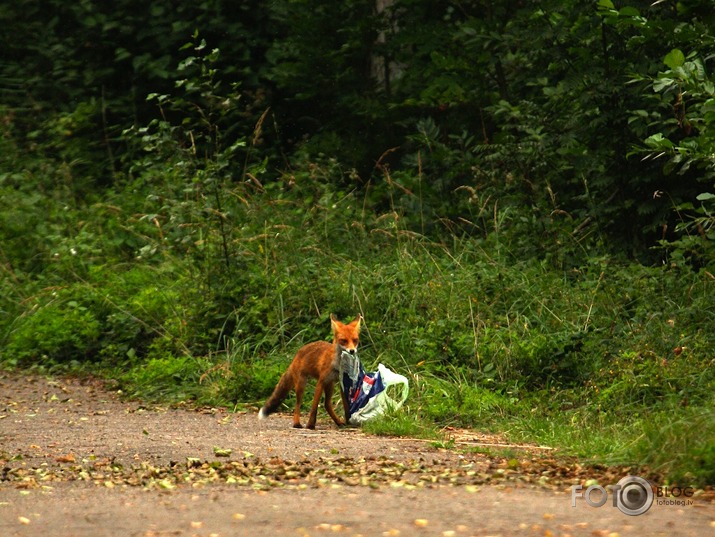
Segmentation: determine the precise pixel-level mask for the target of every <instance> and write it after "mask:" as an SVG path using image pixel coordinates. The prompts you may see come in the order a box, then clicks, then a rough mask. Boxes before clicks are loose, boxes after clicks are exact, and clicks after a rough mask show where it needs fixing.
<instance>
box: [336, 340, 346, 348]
mask: <svg viewBox="0 0 715 537" xmlns="http://www.w3.org/2000/svg"><path fill="white" fill-rule="evenodd" d="M338 343H339V344H340V345H341V346H342V347H344V346H345V345H347V344H348V340H347V339H339V340H338Z"/></svg>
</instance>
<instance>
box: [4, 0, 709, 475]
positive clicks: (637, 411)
mask: <svg viewBox="0 0 715 537" xmlns="http://www.w3.org/2000/svg"><path fill="white" fill-rule="evenodd" d="M0 21H1V22H2V24H0V35H2V41H3V43H4V45H5V47H4V48H5V51H4V55H3V58H2V59H0V200H1V202H0V271H1V272H2V278H1V279H0V361H1V362H2V363H3V364H4V366H5V367H17V368H23V369H34V370H40V371H47V370H52V369H53V368H57V367H60V368H69V369H72V370H88V371H93V372H95V373H96V372H102V373H103V374H105V375H108V376H111V377H113V378H115V379H117V380H118V382H120V383H121V385H122V386H123V387H124V389H125V390H126V391H127V392H129V393H131V394H134V395H136V396H138V397H147V398H164V399H167V398H168V399H185V398H192V399H195V400H197V401H199V402H206V403H211V404H235V403H236V402H241V403H255V402H258V401H260V400H261V399H262V398H263V397H265V396H266V394H267V393H269V392H270V390H271V388H272V386H273V385H274V383H275V381H276V380H277V377H278V375H279V374H280V372H281V370H282V369H283V368H284V367H285V365H286V363H287V361H288V358H289V356H290V355H291V353H292V352H294V351H295V350H296V349H297V348H298V347H299V346H300V344H302V343H305V342H307V341H310V340H312V339H322V338H325V337H326V336H327V332H328V331H329V330H328V323H327V319H328V314H329V313H330V312H334V313H337V314H338V315H341V316H343V317H350V316H352V315H354V314H355V313H356V312H359V313H361V314H363V315H364V316H365V320H366V329H367V336H366V338H365V339H364V348H363V360H365V361H366V362H367V363H377V362H378V361H383V362H385V363H388V364H389V365H390V366H391V367H392V368H393V369H395V370H398V371H400V372H403V373H405V374H407V375H408V376H409V377H410V380H411V382H412V385H413V390H412V395H411V399H410V402H409V405H408V408H407V413H406V414H407V416H408V417H409V419H414V427H417V428H420V427H426V426H427V425H425V424H436V425H437V426H442V425H464V426H477V427H483V428H495V429H504V428H508V429H509V430H510V431H512V433H511V434H512V435H514V437H520V438H524V439H530V440H536V441H539V442H543V443H554V444H558V445H562V446H564V447H566V448H568V449H570V450H573V451H575V452H577V453H579V454H582V455H588V456H595V457H599V458H600V459H601V460H610V461H613V462H624V463H629V462H633V461H639V462H641V463H645V464H649V465H651V466H652V467H654V468H656V470H657V471H660V472H662V473H663V474H667V475H669V476H670V477H671V478H672V479H680V480H688V479H689V480H691V481H694V482H699V483H707V482H709V483H713V482H715V414H714V413H713V410H712V408H713V403H714V402H715V400H714V399H713V393H714V392H713V388H714V387H715V373H713V371H715V368H713V367H712V366H713V365H715V364H713V361H714V360H715V356H713V353H712V349H713V348H715V305H714V304H713V301H712V297H713V292H714V291H715V276H714V275H713V274H715V250H714V249H713V238H715V229H714V228H713V224H714V223H715V220H714V218H715V217H714V216H713V214H714V211H715V76H713V74H712V72H713V66H714V64H715V31H714V30H713V29H715V12H713V10H712V4H711V2H710V1H709V0H708V1H706V0H683V1H680V2H676V1H674V0H672V1H671V0H658V1H652V0H649V1H637V0H632V1H631V0H627V1H623V2H620V1H619V2H615V1H612V0H597V1H594V2H591V1H589V2H581V1H572V0H569V1H562V0H559V1H558V2H557V1H555V0H544V1H534V0H521V1H518V2H506V1H501V0H482V1H479V0H473V1H472V0H467V1H461V2H457V1H438V0H434V1H426V0H392V1H390V0H377V1H376V0H346V1H344V2H333V1H327V0H316V1H311V2H307V1H306V0H275V1H271V2H263V1H259V0H250V1H246V2H228V1H226V0H203V1H196V2H192V3H179V4H177V3H176V2H169V1H167V0H159V1H155V2H138V1H136V0H117V1H116V2H113V3H112V4H107V3H102V2H99V1H96V0H81V1H79V2H74V3H67V2H62V1H60V0H47V1H46V2H43V4H42V5H39V4H37V3H36V2H28V1H24V0H18V1H17V2H15V3H13V4H12V5H8V6H6V7H5V8H4V9H3V10H2V12H1V13H0ZM394 419H399V418H394ZM403 419H404V418H403ZM403 425H404V423H403ZM574 425H578V427H574ZM686 446H687V447H686Z"/></svg>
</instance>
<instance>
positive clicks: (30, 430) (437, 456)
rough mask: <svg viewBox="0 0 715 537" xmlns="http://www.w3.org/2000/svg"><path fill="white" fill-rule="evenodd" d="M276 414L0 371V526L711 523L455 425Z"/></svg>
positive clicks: (122, 530) (548, 532)
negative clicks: (602, 495) (604, 498)
mask: <svg viewBox="0 0 715 537" xmlns="http://www.w3.org/2000/svg"><path fill="white" fill-rule="evenodd" d="M289 425H290V417H289V416H287V415H275V416H271V418H270V419H268V420H264V421H262V422H259V421H258V420H257V419H256V415H255V413H246V414H241V413H235V414H234V413H230V412H226V411H225V410H222V409H199V410H196V409H190V408H178V409H177V408H172V409H166V408H155V407H151V408H148V407H144V406H142V405H141V404H140V403H138V402H125V401H122V400H121V399H120V398H119V397H118V396H117V394H116V393H112V392H110V391H107V390H105V389H104V388H103V386H102V385H101V384H100V383H99V382H96V381H79V380H76V379H66V378H62V379H44V378H38V377H20V376H17V375H15V374H8V373H2V372H0V468H2V470H1V472H0V535H3V536H62V537H64V536H68V537H69V536H78V537H85V536H86V537H89V536H92V537H95V536H108V537H120V536H121V537H125V536H143V537H151V536H187V537H188V536H201V537H204V536H221V537H229V536H244V535H245V536H254V535H255V536H262V535H266V536H269V535H270V536H274V535H291V536H297V535H329V534H334V535H348V536H352V535H378V536H379V535H401V536H410V535H446V536H449V535H455V536H462V535H464V536H469V535H503V536H510V535H534V536H556V535H589V536H600V535H603V536H608V535H612V536H615V535H616V534H617V535H621V536H628V535H633V536H635V535H643V534H648V535H669V536H670V535H692V536H701V535H703V536H704V535H715V504H713V500H712V496H711V495H710V494H708V493H706V494H703V495H701V496H698V497H696V498H694V501H693V502H692V505H688V504H685V505H662V504H659V503H662V502H659V501H658V499H656V502H655V503H654V505H653V506H652V507H651V508H650V510H648V512H647V513H645V514H644V515H641V516H626V515H624V514H623V513H622V512H621V511H619V510H618V509H617V508H615V507H612V506H611V503H610V501H609V502H608V503H607V504H606V505H604V506H603V507H600V508H595V507H590V506H589V505H587V504H586V503H585V502H584V501H583V500H581V499H579V500H577V502H576V507H572V506H571V489H570V487H571V485H572V484H584V483H585V482H586V481H587V480H588V479H591V478H595V479H597V480H598V481H599V483H601V484H604V485H606V484H613V483H616V482H617V481H618V479H620V477H623V476H624V475H626V474H627V473H628V472H627V469H610V468H589V467H585V466H583V465H580V464H579V463H578V462H577V461H564V460H563V459H558V458H556V457H553V456H552V455H550V454H549V452H548V451H544V450H536V449H534V450H526V451H524V452H523V455H520V456H518V457H514V456H513V454H512V455H510V458H504V457H500V456H498V455H494V454H493V452H497V450H496V449H495V450H491V451H493V452H492V453H491V454H485V453H484V450H483V449H482V451H481V452H475V451H474V450H473V449H472V450H470V449H467V448H469V447H474V444H490V443H492V444H493V443H496V442H498V441H499V439H498V438H494V437H489V436H484V435H479V434H476V433H471V432H468V431H462V432H461V433H460V435H459V436H458V439H459V440H460V442H461V443H458V444H457V446H456V448H452V449H449V450H445V449H438V448H436V447H434V446H433V445H431V444H430V443H429V442H423V441H418V440H405V439H391V438H376V437H369V436H366V435H364V434H363V433H362V432H360V431H359V430H356V429H349V430H337V429H333V428H332V427H330V426H329V420H328V419H326V416H324V415H322V414H319V416H318V426H319V429H318V430H316V431H305V430H295V429H291V428H290V427H289ZM321 426H322V428H320V427H321ZM480 447H481V448H484V446H483V445H482V446H480ZM584 488H585V487H584Z"/></svg>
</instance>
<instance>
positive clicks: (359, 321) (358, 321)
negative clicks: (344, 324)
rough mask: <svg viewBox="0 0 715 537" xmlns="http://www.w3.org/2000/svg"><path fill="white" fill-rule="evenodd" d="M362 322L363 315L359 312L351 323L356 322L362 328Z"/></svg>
mask: <svg viewBox="0 0 715 537" xmlns="http://www.w3.org/2000/svg"><path fill="white" fill-rule="evenodd" d="M361 322H362V315H360V314H359V313H358V315H357V317H355V319H354V320H353V322H352V323H350V324H354V325H355V326H356V327H358V328H360V323H361Z"/></svg>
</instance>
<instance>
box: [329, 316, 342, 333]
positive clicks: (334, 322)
mask: <svg viewBox="0 0 715 537" xmlns="http://www.w3.org/2000/svg"><path fill="white" fill-rule="evenodd" d="M338 324H340V321H338V318H337V317H336V316H335V314H334V313H331V314H330V326H331V327H332V329H333V330H337V328H338Z"/></svg>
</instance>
